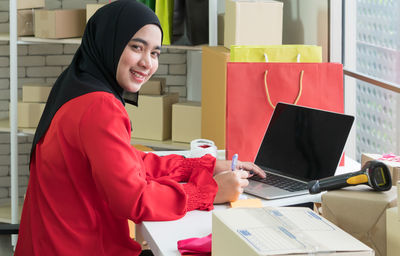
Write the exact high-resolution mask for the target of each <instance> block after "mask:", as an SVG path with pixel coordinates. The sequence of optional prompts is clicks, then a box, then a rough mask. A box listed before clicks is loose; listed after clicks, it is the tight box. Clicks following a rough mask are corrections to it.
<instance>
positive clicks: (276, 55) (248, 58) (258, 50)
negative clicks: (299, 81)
mask: <svg viewBox="0 0 400 256" xmlns="http://www.w3.org/2000/svg"><path fill="white" fill-rule="evenodd" d="M230 61H231V62H322V47H321V46H316V45H295V44H293V45H290V44H288V45H232V46H231V59H230Z"/></svg>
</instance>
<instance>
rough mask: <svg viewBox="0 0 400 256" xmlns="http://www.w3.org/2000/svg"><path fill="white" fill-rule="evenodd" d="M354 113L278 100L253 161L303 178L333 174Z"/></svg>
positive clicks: (317, 177) (261, 165)
mask: <svg viewBox="0 0 400 256" xmlns="http://www.w3.org/2000/svg"><path fill="white" fill-rule="evenodd" d="M353 121H354V117H353V116H349V115H344V114H339V113H334V112H328V111H323V110H317V109H313V108H306V107H301V106H297V105H291V104H285V103H278V104H277V106H276V108H275V111H274V113H273V115H272V117H271V120H270V123H269V125H268V128H267V131H266V133H265V135H264V139H263V141H262V143H261V146H260V148H259V151H258V153H257V157H256V160H255V164H257V165H258V166H260V167H263V168H267V169H268V168H271V169H275V170H277V171H278V173H281V174H284V175H287V176H290V177H294V178H298V179H301V180H304V181H309V180H313V179H320V178H325V177H328V176H332V175H334V173H335V171H336V168H337V166H338V164H339V161H340V158H341V155H342V152H343V148H344V146H345V143H346V140H347V137H348V134H349V132H350V129H351V126H352V124H353Z"/></svg>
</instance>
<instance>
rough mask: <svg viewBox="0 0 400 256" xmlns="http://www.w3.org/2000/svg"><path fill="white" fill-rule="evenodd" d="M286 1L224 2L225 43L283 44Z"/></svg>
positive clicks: (227, 0) (229, 44)
mask: <svg viewBox="0 0 400 256" xmlns="http://www.w3.org/2000/svg"><path fill="white" fill-rule="evenodd" d="M282 17H283V3H282V2H277V1H249V0H237V1H234V0H226V1H225V23H224V24H225V26H224V27H225V29H224V46H225V47H227V48H230V46H231V45H277V44H282V24H283V18H282Z"/></svg>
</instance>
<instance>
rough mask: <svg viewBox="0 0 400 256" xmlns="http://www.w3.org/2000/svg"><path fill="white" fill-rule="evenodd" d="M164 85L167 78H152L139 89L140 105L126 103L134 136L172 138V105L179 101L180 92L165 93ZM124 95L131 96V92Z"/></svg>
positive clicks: (160, 139)
mask: <svg viewBox="0 0 400 256" xmlns="http://www.w3.org/2000/svg"><path fill="white" fill-rule="evenodd" d="M164 87H165V79H163V78H152V79H151V80H149V81H148V82H146V83H145V84H143V85H142V88H141V89H140V91H139V94H140V97H139V104H138V105H139V106H138V107H136V106H133V105H131V104H126V105H125V108H126V111H127V112H128V115H129V117H130V119H131V120H132V138H140V139H149V140H159V141H163V140H167V139H170V138H171V129H172V105H173V104H174V103H177V102H178V101H179V94H178V93H165V92H164ZM146 93H147V94H146ZM124 97H125V98H129V93H128V94H126V95H125V96H124Z"/></svg>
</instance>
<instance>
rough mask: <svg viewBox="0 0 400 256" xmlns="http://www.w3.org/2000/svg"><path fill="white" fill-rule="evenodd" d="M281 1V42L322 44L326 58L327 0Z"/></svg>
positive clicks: (323, 54) (323, 57) (324, 58)
mask: <svg viewBox="0 0 400 256" xmlns="http://www.w3.org/2000/svg"><path fill="white" fill-rule="evenodd" d="M280 1H281V2H283V40H282V42H283V44H311V45H318V46H322V60H323V61H324V62H326V61H327V60H328V42H329V41H328V39H329V29H328V24H329V23H328V22H329V20H328V18H329V15H328V0H280Z"/></svg>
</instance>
